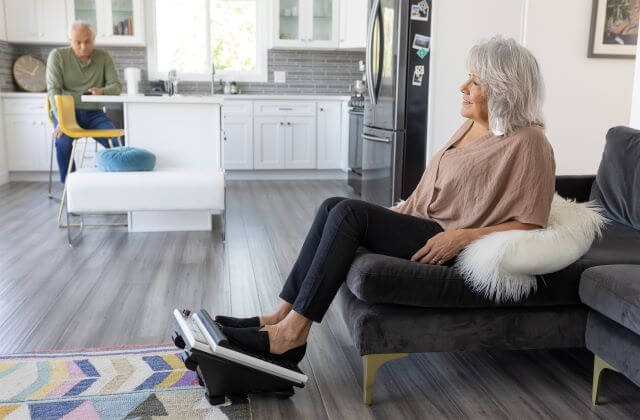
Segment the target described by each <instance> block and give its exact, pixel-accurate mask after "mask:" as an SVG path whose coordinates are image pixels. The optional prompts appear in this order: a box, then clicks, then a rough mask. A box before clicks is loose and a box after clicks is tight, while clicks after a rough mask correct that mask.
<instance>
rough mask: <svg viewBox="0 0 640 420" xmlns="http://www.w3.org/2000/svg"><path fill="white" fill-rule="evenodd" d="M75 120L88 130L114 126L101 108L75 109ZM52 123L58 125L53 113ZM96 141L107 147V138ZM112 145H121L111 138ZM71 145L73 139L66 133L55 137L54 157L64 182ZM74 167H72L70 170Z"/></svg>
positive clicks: (108, 128) (61, 179) (105, 128)
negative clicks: (56, 159)
mask: <svg viewBox="0 0 640 420" xmlns="http://www.w3.org/2000/svg"><path fill="white" fill-rule="evenodd" d="M76 121H78V124H79V125H80V127H82V128H86V129H88V130H110V129H114V128H116V127H115V125H113V121H111V118H109V117H108V116H107V114H105V113H104V112H103V111H101V110H86V109H76ZM53 125H54V126H55V127H57V126H58V120H57V119H56V117H55V115H53ZM96 141H97V142H98V143H100V144H101V145H103V146H104V147H106V148H108V147H109V139H107V138H100V139H96ZM112 143H113V145H114V146H118V145H120V146H123V145H124V144H119V143H118V139H117V138H113V139H112ZM72 147H73V139H72V138H71V137H69V136H67V135H66V134H62V135H61V136H60V137H58V138H57V139H56V157H57V158H58V169H59V170H60V181H62V183H64V181H65V179H66V177H67V169H68V168H69V160H70V159H71V148H72ZM73 170H75V167H74V168H72V171H73Z"/></svg>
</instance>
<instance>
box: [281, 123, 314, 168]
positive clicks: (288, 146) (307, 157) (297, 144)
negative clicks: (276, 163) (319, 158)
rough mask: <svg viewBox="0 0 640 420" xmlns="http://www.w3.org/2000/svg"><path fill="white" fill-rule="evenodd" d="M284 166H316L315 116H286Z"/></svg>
mask: <svg viewBox="0 0 640 420" xmlns="http://www.w3.org/2000/svg"><path fill="white" fill-rule="evenodd" d="M286 128H287V130H286V134H285V146H284V152H285V157H284V167H285V168H286V169H314V168H316V147H317V146H316V119H315V117H288V118H287V122H286Z"/></svg>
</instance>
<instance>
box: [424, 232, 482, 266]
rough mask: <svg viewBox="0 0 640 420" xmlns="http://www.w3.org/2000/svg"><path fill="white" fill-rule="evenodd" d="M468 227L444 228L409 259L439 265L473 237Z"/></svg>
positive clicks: (456, 252)
mask: <svg viewBox="0 0 640 420" xmlns="http://www.w3.org/2000/svg"><path fill="white" fill-rule="evenodd" d="M475 237H476V235H475V234H474V233H473V231H472V230H469V229H455V230H446V231H444V232H440V233H438V234H437V235H434V236H433V237H431V239H429V240H428V241H427V243H426V244H425V245H424V246H423V247H422V248H420V249H419V250H418V252H416V253H415V254H413V256H412V257H411V261H414V262H421V263H423V264H435V265H440V264H442V263H444V262H447V261H449V260H450V259H451V258H453V257H455V256H456V255H458V254H459V253H460V251H462V249H463V248H464V247H465V246H467V245H469V244H470V243H471V242H473V240H474V239H475Z"/></svg>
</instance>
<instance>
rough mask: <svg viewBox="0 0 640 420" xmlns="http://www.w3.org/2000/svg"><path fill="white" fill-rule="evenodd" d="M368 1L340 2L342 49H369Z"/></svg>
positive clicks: (349, 0) (350, 0) (347, 0)
mask: <svg viewBox="0 0 640 420" xmlns="http://www.w3.org/2000/svg"><path fill="white" fill-rule="evenodd" d="M368 12H369V10H368V3H367V0H341V1H340V48H366V47H367V41H366V38H367V17H368V16H369V14H368Z"/></svg>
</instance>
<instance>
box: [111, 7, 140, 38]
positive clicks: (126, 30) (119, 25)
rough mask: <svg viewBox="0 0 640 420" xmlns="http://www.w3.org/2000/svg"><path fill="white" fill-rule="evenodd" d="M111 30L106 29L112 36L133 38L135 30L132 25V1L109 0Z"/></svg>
mask: <svg viewBox="0 0 640 420" xmlns="http://www.w3.org/2000/svg"><path fill="white" fill-rule="evenodd" d="M109 2H110V6H111V7H110V13H111V16H110V18H111V28H107V30H108V31H109V33H110V34H111V35H112V36H134V35H136V28H135V27H134V25H133V23H134V20H133V0H109Z"/></svg>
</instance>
